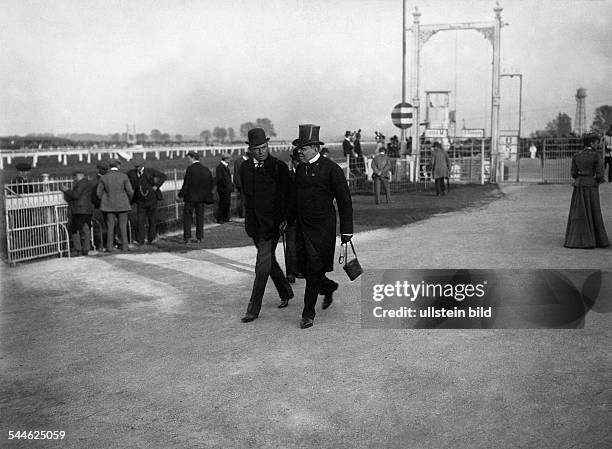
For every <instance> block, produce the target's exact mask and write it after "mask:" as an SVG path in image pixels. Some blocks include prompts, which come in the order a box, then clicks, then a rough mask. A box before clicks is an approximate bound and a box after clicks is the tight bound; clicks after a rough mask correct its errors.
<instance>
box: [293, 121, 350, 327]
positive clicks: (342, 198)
mask: <svg viewBox="0 0 612 449" xmlns="http://www.w3.org/2000/svg"><path fill="white" fill-rule="evenodd" d="M319 128H320V127H319V126H317V125H300V126H299V137H298V138H297V139H296V140H294V141H293V145H294V146H295V147H296V148H297V151H298V155H299V157H300V165H299V166H298V168H297V171H296V175H295V182H296V211H295V212H296V214H297V218H296V220H297V225H296V248H297V255H298V261H299V263H300V272H301V273H303V274H304V277H305V278H306V289H305V291H304V310H303V311H302V320H301V323H300V327H301V328H302V329H306V328H309V327H311V326H312V325H313V322H314V317H315V305H316V303H317V297H318V295H320V294H321V295H325V298H324V300H323V309H327V308H328V307H329V306H330V305H331V303H332V301H333V296H332V295H333V292H334V291H335V290H337V288H338V284H337V283H336V282H334V281H332V280H330V279H328V278H327V276H326V275H325V273H327V272H329V271H333V270H334V250H335V246H336V208H335V207H334V200H336V204H337V205H338V215H339V217H340V233H341V241H342V243H346V242H348V241H350V240H351V238H352V236H353V205H352V200H351V193H350V191H349V188H348V185H347V182H346V178H345V176H344V173H343V171H342V169H341V168H340V166H339V165H338V164H336V163H335V162H333V161H331V160H330V159H328V158H325V157H321V155H320V154H319V151H320V148H321V146H322V145H324V143H323V142H321V141H320V140H319ZM290 221H291V220H290Z"/></svg>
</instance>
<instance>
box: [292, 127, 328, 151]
mask: <svg viewBox="0 0 612 449" xmlns="http://www.w3.org/2000/svg"><path fill="white" fill-rule="evenodd" d="M299 126H300V134H299V137H298V138H297V139H295V140H294V141H293V145H295V146H296V147H297V148H301V147H305V146H308V145H325V143H323V142H321V141H320V140H319V129H320V128H321V127H320V126H319V125H311V124H307V125H299Z"/></svg>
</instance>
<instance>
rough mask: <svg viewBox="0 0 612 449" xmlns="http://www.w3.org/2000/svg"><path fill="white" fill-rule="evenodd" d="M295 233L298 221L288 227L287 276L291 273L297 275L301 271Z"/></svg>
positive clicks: (286, 244)
mask: <svg viewBox="0 0 612 449" xmlns="http://www.w3.org/2000/svg"><path fill="white" fill-rule="evenodd" d="M295 234H296V223H295V222H294V223H293V224H292V225H291V226H288V227H287V233H286V234H285V246H286V250H285V271H286V272H287V276H289V275H290V274H293V275H296V274H298V273H299V272H300V270H299V268H298V259H297V248H296V242H295V237H296V235H295Z"/></svg>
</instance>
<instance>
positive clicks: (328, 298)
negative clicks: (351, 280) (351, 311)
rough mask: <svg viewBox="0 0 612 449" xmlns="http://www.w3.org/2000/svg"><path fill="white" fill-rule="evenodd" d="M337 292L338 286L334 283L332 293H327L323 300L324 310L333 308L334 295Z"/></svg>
mask: <svg viewBox="0 0 612 449" xmlns="http://www.w3.org/2000/svg"><path fill="white" fill-rule="evenodd" d="M336 290H338V284H337V283H336V282H334V286H333V287H332V289H331V291H330V292H329V293H326V294H325V298H324V299H323V305H322V306H321V308H322V309H323V310H325V309H327V308H328V307H329V306H331V304H332V302H334V296H333V295H334V292H335V291H336Z"/></svg>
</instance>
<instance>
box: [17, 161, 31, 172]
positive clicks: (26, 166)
mask: <svg viewBox="0 0 612 449" xmlns="http://www.w3.org/2000/svg"><path fill="white" fill-rule="evenodd" d="M15 168H16V169H17V170H18V171H30V170H32V164H30V163H29V162H20V163H18V164H15Z"/></svg>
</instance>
